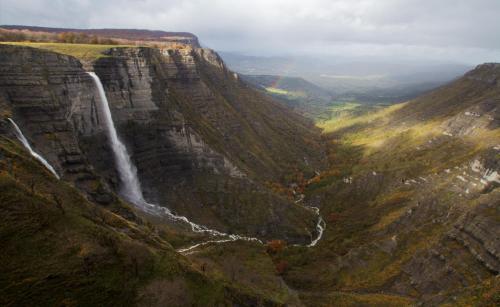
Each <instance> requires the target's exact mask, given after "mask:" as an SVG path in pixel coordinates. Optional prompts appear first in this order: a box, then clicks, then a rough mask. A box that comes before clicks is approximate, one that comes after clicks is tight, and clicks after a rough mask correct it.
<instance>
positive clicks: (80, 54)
mask: <svg viewBox="0 0 500 307" xmlns="http://www.w3.org/2000/svg"><path fill="white" fill-rule="evenodd" d="M0 44H8V45H18V46H26V47H33V48H39V49H45V50H49V51H53V52H57V53H61V54H66V55H71V56H74V57H75V58H77V59H79V60H83V61H92V60H95V59H98V58H101V57H104V56H105V55H104V54H103V52H104V51H106V50H108V49H110V48H118V47H132V46H128V45H94V44H65V43H32V42H1V43H0Z"/></svg>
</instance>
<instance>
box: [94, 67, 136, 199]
mask: <svg viewBox="0 0 500 307" xmlns="http://www.w3.org/2000/svg"><path fill="white" fill-rule="evenodd" d="M88 74H89V75H90V76H91V77H92V79H94V83H95V85H96V87H97V91H98V93H99V99H100V100H101V103H100V106H101V111H102V113H103V114H104V125H105V127H106V133H107V135H108V139H109V142H110V143H111V149H112V150H113V155H114V157H115V164H116V168H117V169H118V173H119V175H120V179H121V180H122V187H121V194H122V195H123V196H124V197H125V198H126V199H127V200H128V201H130V202H132V203H134V204H136V205H139V206H142V205H143V204H144V203H145V201H144V197H143V196H142V191H141V185H140V182H139V179H138V177H137V169H136V168H135V166H134V165H133V164H132V161H131V160H130V156H129V154H128V152H127V148H126V147H125V145H124V144H123V143H122V142H121V140H120V138H119V137H118V134H117V132H116V128H115V125H114V122H113V118H112V117H111V110H110V109H109V104H108V99H107V98H106V93H105V92H104V88H103V86H102V83H101V80H100V79H99V77H98V76H97V75H96V74H95V73H93V72H89V73H88Z"/></svg>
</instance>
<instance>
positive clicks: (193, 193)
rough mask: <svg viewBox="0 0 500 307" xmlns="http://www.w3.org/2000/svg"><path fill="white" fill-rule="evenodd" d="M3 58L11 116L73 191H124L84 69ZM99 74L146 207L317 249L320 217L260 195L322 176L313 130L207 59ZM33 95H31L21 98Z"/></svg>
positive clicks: (13, 50) (174, 57)
mask: <svg viewBox="0 0 500 307" xmlns="http://www.w3.org/2000/svg"><path fill="white" fill-rule="evenodd" d="M0 48H1V52H0V57H1V61H2V63H5V65H4V66H2V69H3V70H2V77H3V78H0V88H1V93H2V99H3V101H4V102H5V104H6V105H7V106H8V108H9V109H10V110H11V112H12V116H13V117H14V118H15V120H16V121H19V123H20V126H21V127H22V128H23V129H25V130H26V131H25V133H26V134H27V136H28V138H29V139H30V141H32V142H33V143H34V145H35V147H36V148H37V149H38V150H39V151H40V152H42V153H43V154H44V155H46V156H47V159H48V160H49V161H50V162H51V163H53V164H54V165H55V166H56V168H57V169H58V171H60V172H61V173H62V174H63V178H64V179H65V180H70V181H73V182H76V183H78V184H79V185H81V186H85V187H86V188H87V191H88V193H89V194H91V195H94V196H95V197H96V198H98V199H99V200H100V201H106V199H105V198H106V197H104V196H103V195H105V193H97V192H96V191H101V190H103V191H105V190H106V185H107V184H109V185H110V186H111V187H112V188H113V189H115V190H118V187H119V186H120V182H119V181H118V179H117V178H118V176H117V173H116V171H115V169H114V168H111V167H110V165H113V163H114V161H113V159H112V154H111V150H110V148H109V146H108V145H107V141H106V137H105V134H104V131H103V129H102V120H101V118H102V116H101V114H100V111H99V108H98V103H99V100H98V99H99V98H98V95H97V93H96V91H95V87H94V85H93V83H92V80H91V79H90V77H89V76H87V75H86V73H85V71H84V70H83V69H82V66H81V64H80V63H79V62H78V61H77V60H75V59H74V58H72V57H68V56H63V55H58V54H55V53H50V52H44V51H40V50H35V49H31V48H22V47H13V46H10V47H9V46H0ZM23 60H24V61H28V63H29V65H23ZM87 66H88V65H87ZM26 67H29V70H27V69H28V68H26ZM93 67H94V70H95V72H96V73H97V74H98V75H99V76H100V78H101V80H102V83H103V85H104V87H105V90H106V95H107V97H108V100H109V103H110V107H111V110H112V115H113V118H114V120H115V123H116V125H117V128H118V132H119V134H120V136H121V137H122V138H123V139H124V140H125V143H126V144H127V147H129V151H130V152H131V155H132V158H133V160H134V162H135V164H136V165H137V167H138V170H139V177H140V180H141V182H142V186H143V189H144V190H145V195H146V198H147V199H148V200H149V201H154V202H157V203H160V204H164V205H167V206H168V207H170V208H171V209H173V210H175V211H176V212H178V213H181V214H183V215H186V216H188V217H189V218H191V219H193V220H194V221H196V222H198V223H203V224H206V225H209V226H211V227H215V228H217V229H220V230H224V231H227V232H237V233H244V234H248V235H255V236H260V237H264V238H284V239H287V240H291V241H295V242H304V243H305V242H308V241H309V240H310V237H311V235H313V234H312V233H311V231H313V229H314V225H315V217H314V215H313V214H312V213H311V212H309V211H308V210H305V209H303V208H302V207H300V206H297V205H294V204H293V203H292V202H291V201H289V200H287V199H286V198H284V197H281V196H278V195H276V194H274V193H272V192H271V191H270V190H268V189H267V188H266V187H265V186H264V184H263V183H264V181H265V180H280V179H283V175H284V174H285V173H286V172H287V171H289V170H295V169H297V170H299V171H300V170H302V171H304V172H309V173H310V172H312V171H313V170H314V169H315V168H317V167H319V166H320V163H319V162H318V161H319V160H318V159H317V157H318V156H319V154H318V153H317V152H314V151H315V148H313V146H316V147H317V146H318V144H317V142H316V140H317V138H318V136H317V135H316V134H315V132H314V131H312V130H311V126H310V124H309V123H308V122H307V121H305V120H304V119H302V118H300V117H297V116H296V115H294V114H293V113H291V112H290V111H288V110H287V109H285V108H283V107H281V106H280V105H278V104H276V103H274V102H272V101H269V100H266V99H267V98H263V97H261V96H259V95H258V94H255V95H254V92H252V91H251V90H250V89H247V88H246V85H245V84H242V83H240V82H239V81H238V80H237V79H236V78H235V77H234V75H233V74H232V73H231V72H229V71H228V70H226V69H225V67H224V64H223V63H222V61H221V60H220V59H219V58H218V56H217V55H216V54H215V53H213V52H211V51H208V50H203V49H192V48H188V49H180V50H158V49H151V48H114V49H111V50H109V52H108V53H107V54H106V55H105V56H104V57H101V58H100V59H98V60H97V61H96V62H95V63H94V65H93ZM4 72H5V73H4ZM4 76H9V77H4ZM32 76H33V77H32ZM11 80H18V81H16V82H11ZM219 82H220V83H221V87H219V85H216V84H218V83H219ZM27 85H34V87H33V88H31V89H30V90H29V91H24V90H23V89H25V88H26V87H27ZM240 94H242V95H240ZM268 121H272V122H268ZM311 144H312V146H311ZM304 148H306V149H307V150H306V151H305V152H306V153H305V154H303V152H302V150H303V149H304ZM285 153H286V155H285ZM95 174H99V175H100V176H102V177H103V178H105V184H102V182H101V183H99V182H100V181H99V180H97V179H98V178H96V175H95ZM110 197H111V196H110Z"/></svg>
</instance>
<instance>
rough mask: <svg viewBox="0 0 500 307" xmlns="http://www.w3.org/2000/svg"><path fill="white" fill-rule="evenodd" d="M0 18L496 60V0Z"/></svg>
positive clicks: (22, 4) (212, 2) (232, 43)
mask: <svg viewBox="0 0 500 307" xmlns="http://www.w3.org/2000/svg"><path fill="white" fill-rule="evenodd" d="M0 24H23V25H37V26H53V27H77V28H104V27H106V28H118V27H119V28H142V29H158V30H166V31H188V32H192V33H194V34H196V35H197V36H198V37H199V38H200V41H201V42H202V43H203V44H204V45H205V46H208V47H211V48H214V49H216V50H220V51H236V52H243V53H245V54H250V55H251V54H255V55H280V54H309V55H315V54H326V55H333V56H338V55H343V56H346V55H348V56H389V57H392V56H394V57H400V58H408V59H435V60H449V61H458V62H464V63H469V64H475V63H479V62H485V61H497V62H500V0H432V1H431V0H359V1H356V0H300V1H296V0H251V1H243V0H241V1H239V0H185V1H182V0H176V1H172V0H135V1H134V0H82V1H76V0H0Z"/></svg>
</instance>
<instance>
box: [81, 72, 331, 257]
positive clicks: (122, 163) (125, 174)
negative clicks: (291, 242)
mask: <svg viewBox="0 0 500 307" xmlns="http://www.w3.org/2000/svg"><path fill="white" fill-rule="evenodd" d="M88 74H89V75H90V76H91V77H92V79H93V80H94V83H95V85H96V88H97V90H98V93H99V99H100V102H101V103H100V106H101V109H102V113H103V114H104V121H105V123H104V124H105V128H106V133H107V135H108V139H109V142H110V145H111V148H112V150H113V155H114V157H115V164H116V168H117V169H118V173H119V175H120V179H121V181H122V187H121V194H122V195H123V197H125V198H126V199H127V200H128V201H130V202H131V203H133V204H134V205H136V206H138V207H139V208H140V209H142V210H144V211H146V212H149V213H151V214H155V215H163V216H166V217H168V218H170V219H172V220H174V221H180V222H184V223H186V224H188V225H189V226H190V227H191V230H192V231H193V232H197V233H206V234H208V235H210V236H215V237H220V238H221V239H217V240H208V241H203V242H201V243H197V244H194V245H192V246H190V247H187V248H183V249H179V250H178V252H180V253H183V254H189V253H192V252H193V250H194V249H196V248H197V247H200V246H204V245H207V244H210V243H224V242H230V241H237V240H243V241H255V242H259V243H261V244H262V241H261V240H259V239H258V238H253V237H245V236H240V235H236V234H228V233H224V232H220V231H218V230H214V229H210V228H208V227H206V226H203V225H198V224H196V223H193V222H191V221H190V220H189V219H188V218H187V217H185V216H179V215H175V214H173V213H172V212H171V211H170V210H169V209H167V208H165V207H162V206H159V205H155V204H151V203H148V202H147V201H146V200H145V199H144V196H143V194H142V190H141V185H140V182H139V179H138V176H137V169H136V167H135V166H134V164H133V163H132V161H131V159H130V155H129V154H128V152H127V148H126V147H125V145H124V144H123V143H122V142H121V140H120V138H119V137H118V133H117V132H116V128H115V125H114V122H113V117H112V116H111V110H110V108H109V103H108V99H107V97H106V92H105V91H104V87H103V86H102V83H101V80H100V79H99V76H97V75H96V74H95V73H94V72H88ZM316 209H317V208H316ZM313 210H314V209H313ZM315 212H317V213H318V215H319V210H317V211H315ZM319 219H320V220H319V222H318V225H317V227H316V228H317V229H318V231H319V236H318V237H317V238H316V239H315V240H313V241H312V242H311V244H310V245H308V246H314V245H316V243H317V242H318V241H319V239H321V235H322V234H323V229H324V227H323V224H324V222H323V219H322V218H321V216H319ZM322 223H323V224H322Z"/></svg>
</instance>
